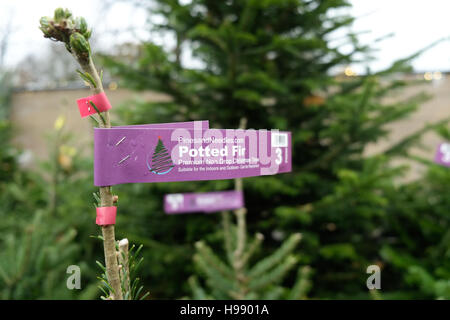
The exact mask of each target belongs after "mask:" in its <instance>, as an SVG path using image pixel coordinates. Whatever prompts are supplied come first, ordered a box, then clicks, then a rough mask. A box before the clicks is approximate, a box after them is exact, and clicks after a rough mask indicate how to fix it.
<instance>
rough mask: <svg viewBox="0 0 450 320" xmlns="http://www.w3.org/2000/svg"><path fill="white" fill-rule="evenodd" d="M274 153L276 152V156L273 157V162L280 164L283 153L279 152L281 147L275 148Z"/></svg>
mask: <svg viewBox="0 0 450 320" xmlns="http://www.w3.org/2000/svg"><path fill="white" fill-rule="evenodd" d="M275 153H276V154H277V158H276V159H275V163H276V164H277V165H280V164H281V162H283V155H282V153H281V149H280V148H276V149H275Z"/></svg>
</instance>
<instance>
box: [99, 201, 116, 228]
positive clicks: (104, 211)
mask: <svg viewBox="0 0 450 320" xmlns="http://www.w3.org/2000/svg"><path fill="white" fill-rule="evenodd" d="M116 213H117V207H114V206H113V207H97V218H96V219H95V223H96V224H98V225H99V226H108V225H111V224H116Z"/></svg>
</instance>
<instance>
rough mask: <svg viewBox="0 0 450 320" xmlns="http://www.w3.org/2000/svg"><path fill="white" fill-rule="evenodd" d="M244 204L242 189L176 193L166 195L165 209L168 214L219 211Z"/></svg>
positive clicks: (237, 207)
mask: <svg viewBox="0 0 450 320" xmlns="http://www.w3.org/2000/svg"><path fill="white" fill-rule="evenodd" d="M243 206H244V196H243V194H242V192H240V191H218V192H201V193H174V194H167V195H165V196H164V211H165V212H166V213H168V214H173V213H189V212H204V213H210V212H217V211H222V210H233V209H239V208H242V207H243Z"/></svg>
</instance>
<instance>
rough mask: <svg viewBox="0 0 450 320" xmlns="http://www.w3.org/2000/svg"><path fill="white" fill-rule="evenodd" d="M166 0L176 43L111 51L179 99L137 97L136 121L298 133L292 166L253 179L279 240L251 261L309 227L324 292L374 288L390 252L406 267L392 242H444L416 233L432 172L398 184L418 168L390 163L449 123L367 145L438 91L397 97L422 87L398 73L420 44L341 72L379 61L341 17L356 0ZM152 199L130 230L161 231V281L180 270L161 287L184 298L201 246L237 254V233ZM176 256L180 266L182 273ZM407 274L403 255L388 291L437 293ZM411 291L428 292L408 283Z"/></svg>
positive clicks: (417, 247)
mask: <svg viewBox="0 0 450 320" xmlns="http://www.w3.org/2000/svg"><path fill="white" fill-rule="evenodd" d="M149 3H150V2H149ZM153 3H156V4H157V6H156V8H157V9H156V10H155V6H153V5H152V14H155V15H160V16H162V17H164V18H165V19H163V22H162V23H161V24H160V25H156V26H153V27H154V29H155V30H156V31H158V32H161V33H164V34H167V35H172V36H173V37H174V39H175V41H176V44H175V46H174V48H172V49H173V50H169V49H167V48H165V47H162V46H159V45H157V44H155V43H152V42H148V43H145V44H143V45H142V47H141V48H140V49H141V50H140V56H139V60H138V61H126V60H125V61H117V59H115V58H114V57H105V63H106V64H107V65H108V66H109V70H111V71H112V72H113V73H115V74H117V75H118V76H120V77H121V79H122V80H123V85H124V86H127V87H129V88H133V89H137V90H147V89H151V90H156V91H159V92H164V93H166V94H167V95H169V96H170V97H171V100H165V101H158V102H140V101H137V102H136V104H135V106H136V107H135V109H134V111H133V112H129V111H127V110H124V111H122V112H121V117H122V119H124V120H125V121H126V123H129V124H130V123H134V124H140V123H150V122H169V121H173V120H174V119H176V120H180V121H181V120H196V119H208V120H209V121H210V125H211V127H222V128H233V127H237V125H238V123H239V120H240V119H241V118H243V117H245V118H247V119H248V127H251V128H267V129H270V128H278V129H280V130H290V131H292V137H293V139H292V141H293V149H292V151H293V170H292V173H291V174H286V175H278V176H267V177H257V178H249V179H245V198H246V207H247V211H248V213H247V221H246V227H245V229H244V230H245V231H247V230H248V231H249V232H252V233H256V232H261V233H262V234H263V235H264V238H265V239H266V240H265V241H264V246H261V250H260V252H259V254H255V255H253V261H252V262H255V263H257V261H262V260H261V259H264V257H266V256H270V254H272V253H274V252H276V250H277V249H278V248H279V247H280V246H282V244H283V242H284V241H287V240H286V239H289V237H291V236H292V234H295V233H296V232H299V231H301V232H302V234H303V238H302V239H303V240H302V246H301V247H298V248H297V247H296V248H295V249H293V251H292V253H293V254H294V255H295V256H296V257H298V264H299V265H309V266H311V268H312V271H313V273H314V275H315V276H313V277H312V279H311V280H312V281H313V283H314V286H313V289H312V291H311V295H312V296H314V297H328V298H330V297H357V298H368V297H370V295H369V294H368V290H367V289H366V286H365V281H366V278H367V274H366V272H365V270H366V267H367V266H368V265H371V264H380V265H383V264H390V263H393V262H391V261H395V262H397V263H396V264H395V266H399V268H400V266H404V265H405V261H406V258H405V259H403V258H399V259H395V255H394V254H390V255H388V254H387V253H388V252H389V253H391V252H393V250H388V249H384V250H381V248H392V246H393V244H396V247H397V250H396V251H395V252H396V253H397V255H398V256H400V257H406V256H417V255H418V253H420V252H424V251H425V249H426V248H428V247H429V246H433V241H432V240H431V239H432V238H436V237H438V235H439V236H441V238H443V236H444V234H443V232H444V231H443V230H444V229H433V233H432V234H433V236H431V235H430V234H428V236H427V237H425V236H424V238H423V239H427V240H424V241H419V240H418V239H417V238H416V239H415V238H414V237H413V236H410V235H409V232H410V230H415V232H420V233H421V234H422V233H423V232H425V231H424V229H423V228H422V227H421V226H422V224H426V223H425V222H424V221H423V218H422V217H421V216H423V215H422V213H423V210H424V207H423V204H424V203H426V200H425V199H426V196H427V194H429V192H428V191H427V190H425V189H424V188H423V187H420V188H419V186H420V182H418V184H419V186H415V185H409V186H402V187H399V186H398V185H396V184H394V181H395V179H396V178H398V177H401V175H403V174H404V173H405V170H406V169H405V168H403V167H395V166H393V165H391V160H394V159H395V158H398V157H408V156H409V148H410V147H411V146H412V145H413V144H414V143H415V142H417V141H418V140H419V139H420V137H421V135H422V134H423V133H424V132H426V131H428V130H432V129H433V128H435V127H437V126H438V125H442V124H445V123H447V122H448V119H443V121H442V122H441V123H440V124H436V125H430V126H427V127H425V128H423V129H422V130H420V131H418V132H416V133H415V134H413V135H411V136H409V137H407V138H405V139H403V140H401V141H399V142H398V143H396V144H394V145H392V146H390V147H389V148H388V149H386V150H383V152H382V153H380V154H376V155H374V156H371V157H366V156H365V155H364V151H365V148H366V146H367V145H369V144H371V143H376V142H377V141H379V140H380V139H383V138H386V137H387V135H388V134H389V130H388V129H387V125H392V123H394V122H395V121H397V120H399V119H403V118H405V117H407V116H408V115H410V114H411V113H412V112H414V111H415V110H416V108H417V107H418V105H419V104H420V103H421V102H423V101H425V100H426V99H427V96H425V95H424V94H422V93H421V92H417V93H416V94H415V95H412V96H410V97H408V98H407V99H406V100H403V99H400V98H398V96H397V97H396V93H397V92H398V91H399V90H401V89H402V88H405V87H406V86H408V85H411V84H410V83H409V82H408V81H406V80H399V78H398V76H395V77H394V75H398V74H401V73H403V72H409V71H411V68H410V64H409V63H410V61H411V59H413V58H414V57H416V56H417V55H418V54H419V53H417V54H414V55H411V56H410V57H407V58H405V59H402V60H399V61H397V62H395V63H393V64H392V65H391V66H390V67H388V68H387V69H385V70H381V71H377V72H373V71H372V70H370V69H369V68H368V69H367V70H366V72H365V74H363V75H360V76H345V75H342V76H341V75H336V70H344V68H346V67H349V66H350V65H351V64H352V63H353V62H361V61H364V60H368V59H370V58H371V57H370V48H368V47H367V46H365V45H361V44H360V43H359V41H358V36H357V35H356V34H354V33H349V32H347V30H348V29H347V28H348V27H349V26H350V25H351V24H352V22H353V20H354V18H353V17H351V16H348V15H345V14H342V12H343V11H342V10H340V9H345V8H346V7H348V6H349V3H348V2H347V1H344V0H337V1H336V0H313V1H286V0H273V1H253V0H247V1H209V0H192V1H190V2H189V3H186V2H184V1H183V3H181V1H166V0H158V1H152V4H153ZM158 21H159V20H158ZM339 32H341V33H339ZM338 33H339V34H340V35H339V36H337V34H338ZM342 33H343V34H345V35H346V36H342ZM188 54H191V55H192V56H193V57H194V59H196V61H197V62H199V63H198V64H197V65H199V67H191V66H189V65H187V64H186V63H183V61H182V60H183V59H182V57H183V56H184V55H188ZM387 98H389V99H387ZM386 101H389V102H386ZM447 176H448V175H447ZM447 176H446V177H447ZM447 181H448V180H447ZM430 184H431V183H430ZM422 185H428V184H422ZM231 187H232V184H231V181H214V182H196V183H189V184H178V183H173V184H170V185H151V186H150V185H149V186H140V187H139V189H138V188H136V189H134V190H133V192H135V193H133V196H132V197H129V198H140V197H144V198H145V197H146V195H148V194H153V195H155V198H158V196H159V198H161V197H162V195H163V194H164V193H167V192H183V191H200V190H201V191H210V190H223V189H227V188H228V189H229V188H231ZM414 190H416V191H417V193H414ZM447 194H448V193H447ZM411 199H414V200H415V201H414V206H413V207H411V204H410V203H409V202H408V200H411ZM439 203H443V204H444V203H446V202H445V201H442V202H439ZM137 206H138V204H136V203H135V206H134V211H133V212H129V213H130V215H132V214H135V212H136V211H138V210H136V209H137ZM443 207H444V206H443V205H442V206H440V208H441V209H437V208H436V209H432V210H436V211H435V212H434V213H433V214H432V216H433V217H432V218H430V219H431V221H435V222H436V221H439V219H443V221H448V219H446V218H444V217H443V213H442V211H441V210H442V208H443ZM139 209H140V210H139V213H136V214H138V215H139V217H141V218H149V217H150V216H151V218H152V219H153V221H155V220H157V223H154V224H153V226H148V227H143V226H140V225H137V223H134V224H133V221H131V219H130V221H129V228H130V230H140V231H139V232H140V233H141V237H152V238H153V239H158V242H157V244H154V247H155V248H154V250H152V252H150V251H149V252H148V253H147V254H149V255H153V256H154V260H155V261H156V260H158V259H159V261H171V263H170V268H169V265H168V264H165V262H161V265H160V266H159V269H158V268H157V266H156V265H155V264H152V268H153V269H152V270H149V274H148V276H149V278H151V279H156V278H158V277H161V275H162V274H163V272H164V274H165V279H167V278H170V279H172V280H173V282H171V283H168V281H167V280H165V282H163V281H161V283H160V288H164V289H157V288H155V290H152V292H158V290H160V291H159V294H160V296H165V295H166V296H171V297H173V296H175V295H177V294H180V292H179V291H178V287H177V285H176V283H179V282H180V281H184V279H186V278H188V277H189V275H190V274H191V272H192V271H193V270H194V268H195V267H194V266H193V265H192V264H191V263H190V259H191V253H192V252H194V255H195V256H196V257H199V256H201V255H202V252H203V251H204V247H202V246H200V247H197V249H194V248H192V247H193V246H192V244H193V243H195V242H197V241H199V240H200V241H201V242H200V243H205V242H208V244H209V246H210V247H211V248H213V251H214V252H218V254H219V256H221V260H222V261H225V260H226V257H225V255H222V254H220V252H221V251H220V250H219V249H220V247H221V245H222V241H223V239H224V237H225V235H224V229H223V228H222V227H220V223H219V221H217V218H213V217H210V216H208V217H170V218H167V217H165V216H164V214H163V212H162V209H161V205H160V203H158V202H157V201H156V200H155V202H154V203H153V205H152V206H151V208H149V205H148V203H146V204H145V205H141V206H139ZM427 210H431V209H427ZM405 216H409V217H410V218H409V219H408V221H409V224H408V225H405V224H404V223H403V222H402V221H404V219H405ZM411 217H414V219H412V218H411ZM238 223H239V220H238ZM431 224H433V225H435V224H434V223H431ZM426 225H428V224H426ZM446 225H447V226H448V223H447V224H446ZM430 228H431V226H430ZM430 232H431V231H430ZM167 246H170V248H171V251H170V252H169V251H168V250H167ZM158 248H159V249H158ZM175 251H176V252H177V253H174V252H175ZM398 252H401V253H403V254H400V253H398ZM427 252H429V250H427ZM439 252H440V251H439ZM205 254H206V252H204V255H203V257H204V258H205ZM437 256H438V255H436V256H434V255H431V254H430V255H429V256H428V259H429V260H427V262H426V263H422V264H421V266H422V269H421V270H427V272H428V273H430V274H435V276H436V278H439V277H443V276H442V274H443V273H442V272H443V271H442V269H439V272H438V271H436V269H437V265H438V264H439V259H437V258H436V257H437ZM196 260H199V259H198V258H196ZM275 260H276V262H275V265H279V266H281V265H283V263H284V262H285V260H283V258H282V257H279V256H277V257H276V259H275ZM419 260H420V259H418V258H416V259H414V260H413V259H410V260H408V261H419ZM399 261H400V262H403V264H402V263H400V262H399ZM231 263H232V262H231ZM174 265H179V266H180V268H179V269H172V267H173V266H174ZM203 265H205V264H203ZM250 265H252V264H250ZM208 266H211V267H212V265H208ZM219 268H220V266H219V267H217V268H216V271H219ZM200 269H202V268H200ZM204 271H205V270H203V271H202V272H204ZM401 272H402V271H401V270H397V269H396V268H395V267H393V266H392V265H391V264H390V265H389V267H387V268H386V269H383V277H385V278H386V279H389V288H388V289H387V290H391V291H392V292H393V294H394V293H395V294H397V296H401V297H411V295H415V297H429V293H427V292H430V291H431V290H429V291H427V292H425V291H420V290H417V286H416V287H414V284H412V282H411V281H410V278H408V279H406V278H404V277H402V276H400V274H401ZM167 273H170V275H168V274H167ZM206 279H207V282H208V281H209V282H210V283H211V281H213V282H214V281H219V280H218V279H217V278H216V280H210V279H211V277H210V276H208V277H206ZM350 280H351V281H350ZM283 281H284V283H282V284H284V286H285V287H293V286H294V284H295V283H296V282H295V281H296V280H295V276H294V275H293V269H292V270H291V273H290V274H287V275H286V278H285V280H283ZM212 285H214V283H212ZM410 288H416V289H415V290H410V291H408V289H410ZM184 289H185V290H187V288H184ZM412 292H414V294H413V293H412ZM184 293H185V294H188V292H187V291H185V292H184ZM254 293H255V294H257V295H258V296H261V295H260V292H257V291H255V292H254ZM206 294H207V295H208V296H211V294H210V293H206ZM247 294H248V295H250V296H252V295H251V292H247ZM248 295H247V296H248ZM212 296H214V295H212ZM393 296H394V295H393ZM384 297H388V296H387V295H384Z"/></svg>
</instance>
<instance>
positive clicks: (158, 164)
mask: <svg viewBox="0 0 450 320" xmlns="http://www.w3.org/2000/svg"><path fill="white" fill-rule="evenodd" d="M151 163H152V165H151V167H150V166H149V165H148V161H147V166H148V169H149V170H150V171H151V172H153V173H156V174H166V173H168V172H170V170H172V168H173V167H174V165H173V162H172V157H171V156H170V154H169V152H168V151H167V149H166V147H165V146H164V144H163V142H162V140H161V137H160V136H158V143H157V145H156V147H155V151H154V152H153V156H152V159H151Z"/></svg>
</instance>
